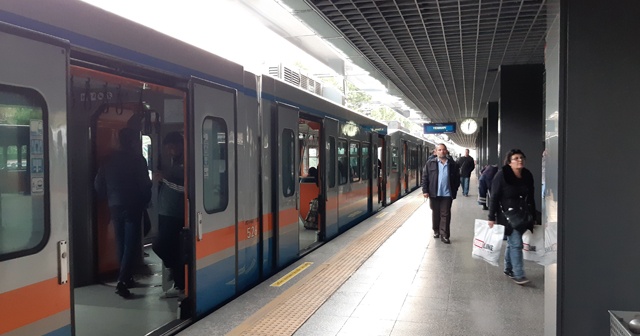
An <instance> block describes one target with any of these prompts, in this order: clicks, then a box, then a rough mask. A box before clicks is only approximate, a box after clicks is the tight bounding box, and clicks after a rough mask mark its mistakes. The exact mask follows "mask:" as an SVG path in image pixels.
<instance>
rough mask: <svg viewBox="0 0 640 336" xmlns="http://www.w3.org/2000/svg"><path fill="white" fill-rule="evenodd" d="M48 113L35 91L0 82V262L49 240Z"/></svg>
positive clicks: (35, 249) (22, 253)
mask: <svg viewBox="0 0 640 336" xmlns="http://www.w3.org/2000/svg"><path fill="white" fill-rule="evenodd" d="M45 115H46V104H45V102H44V98H43V97H42V96H41V95H40V94H39V93H37V92H36V91H35V90H30V89H24V88H14V87H9V86H5V85H0V154H1V155H0V261H2V260H7V259H12V258H17V257H21V256H25V255H29V254H33V253H36V252H37V251H39V250H40V249H42V248H43V247H44V246H45V245H46V242H47V240H48V239H49V232H50V229H49V223H48V221H47V219H46V218H47V216H46V209H45V204H46V200H45V192H46V190H47V184H46V175H47V174H46V162H47V155H46V153H47V148H46V139H47V136H46V130H47V127H46V122H45V120H44V116H45Z"/></svg>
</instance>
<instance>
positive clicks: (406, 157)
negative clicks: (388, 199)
mask: <svg viewBox="0 0 640 336" xmlns="http://www.w3.org/2000/svg"><path fill="white" fill-rule="evenodd" d="M410 162H411V151H410V149H409V143H407V142H406V141H402V192H401V193H400V194H401V195H406V194H407V193H408V192H409V176H410V175H411V165H410Z"/></svg>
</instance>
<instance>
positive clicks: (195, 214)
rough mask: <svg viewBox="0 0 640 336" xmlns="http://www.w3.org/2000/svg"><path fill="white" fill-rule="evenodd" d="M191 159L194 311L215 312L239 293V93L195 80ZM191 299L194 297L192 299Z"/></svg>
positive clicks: (190, 121)
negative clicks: (237, 163) (237, 130)
mask: <svg viewBox="0 0 640 336" xmlns="http://www.w3.org/2000/svg"><path fill="white" fill-rule="evenodd" d="M189 88H190V90H189V91H190V94H191V97H190V99H191V115H192V119H191V120H189V131H190V132H189V136H188V139H189V144H190V145H191V146H190V148H191V153H192V155H190V157H191V158H192V160H191V162H192V163H193V164H192V165H191V169H190V171H189V172H190V174H189V175H191V176H192V179H190V181H189V186H190V188H189V191H190V193H189V196H188V204H189V206H190V211H191V216H190V220H191V223H190V224H191V225H190V226H191V227H192V228H195V231H196V243H195V255H196V258H195V259H196V260H195V281H192V282H191V284H192V285H193V284H195V288H196V293H195V309H196V313H197V314H201V313H203V312H206V311H210V310H211V309H213V308H214V307H215V306H217V305H219V304H221V303H222V302H224V301H226V300H228V299H229V298H231V297H232V296H234V295H235V293H236V283H237V272H238V270H237V261H236V255H237V244H238V234H239V233H238V225H237V223H238V221H237V218H238V217H237V213H236V212H237V197H236V173H237V170H236V169H237V165H236V147H235V143H236V141H235V138H234V136H235V134H236V132H235V130H236V119H235V117H236V109H237V91H236V90H235V89H232V88H229V87H226V86H222V85H219V84H215V83H211V82H207V81H204V80H200V79H196V78H193V79H192V80H191V81H190V83H189ZM189 295H190V296H191V293H190V294H189Z"/></svg>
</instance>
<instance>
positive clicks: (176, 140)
mask: <svg viewBox="0 0 640 336" xmlns="http://www.w3.org/2000/svg"><path fill="white" fill-rule="evenodd" d="M162 146H163V147H164V149H165V152H166V153H167V154H169V159H170V162H169V163H170V165H169V166H165V167H162V168H163V169H162V170H161V172H158V173H156V175H155V176H154V180H156V181H157V182H159V183H160V190H159V192H158V236H157V237H156V239H155V241H154V242H153V251H154V252H155V253H156V254H157V255H158V256H159V257H160V259H162V262H163V263H164V264H165V266H166V267H167V268H169V269H170V270H171V275H172V277H173V287H171V288H169V289H168V290H167V291H166V292H164V294H162V296H161V298H164V299H168V298H175V297H180V296H183V295H184V289H185V274H184V264H185V261H184V260H183V258H182V256H181V252H180V251H181V250H182V248H181V246H180V232H181V231H182V228H183V227H184V211H185V206H184V138H183V136H182V134H180V133H178V132H171V133H169V134H167V135H166V136H165V137H164V140H163V141H162Z"/></svg>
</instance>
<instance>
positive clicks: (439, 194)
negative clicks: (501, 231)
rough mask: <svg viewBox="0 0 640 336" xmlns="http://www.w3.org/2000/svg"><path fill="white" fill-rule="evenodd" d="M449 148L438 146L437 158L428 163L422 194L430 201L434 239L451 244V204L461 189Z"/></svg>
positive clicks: (423, 172) (425, 169) (424, 173)
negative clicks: (449, 154) (449, 155)
mask: <svg viewBox="0 0 640 336" xmlns="http://www.w3.org/2000/svg"><path fill="white" fill-rule="evenodd" d="M448 152H449V151H448V150H447V146H445V144H438V145H437V146H436V157H435V158H432V159H430V160H428V161H427V164H425V166H424V168H423V170H422V194H423V196H424V197H425V198H428V199H429V206H430V207H431V222H432V228H433V238H440V240H441V241H442V242H443V243H445V244H450V243H451V241H450V240H449V237H450V226H451V204H452V203H453V200H454V199H456V194H457V193H458V188H460V170H459V169H458V165H457V164H456V162H455V161H454V160H453V159H451V158H448V157H447V154H448Z"/></svg>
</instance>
